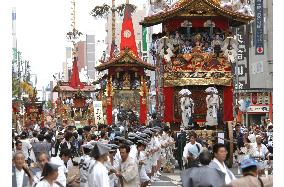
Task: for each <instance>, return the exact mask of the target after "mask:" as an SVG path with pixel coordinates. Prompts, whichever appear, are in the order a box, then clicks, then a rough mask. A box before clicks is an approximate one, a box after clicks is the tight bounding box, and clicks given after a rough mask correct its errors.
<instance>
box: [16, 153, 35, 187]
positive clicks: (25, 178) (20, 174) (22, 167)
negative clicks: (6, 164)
mask: <svg viewBox="0 0 284 187" xmlns="http://www.w3.org/2000/svg"><path fill="white" fill-rule="evenodd" d="M13 164H14V166H13V167H12V187H27V186H31V184H32V183H33V179H32V176H31V173H30V172H29V170H28V168H27V166H26V163H25V156H24V154H23V153H22V152H17V153H15V155H14V156H13Z"/></svg>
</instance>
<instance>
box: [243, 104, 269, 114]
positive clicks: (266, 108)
mask: <svg viewBox="0 0 284 187" xmlns="http://www.w3.org/2000/svg"><path fill="white" fill-rule="evenodd" d="M247 112H248V113H252V112H257V113H267V112H269V106H268V105H261V106H249V107H248V108H247Z"/></svg>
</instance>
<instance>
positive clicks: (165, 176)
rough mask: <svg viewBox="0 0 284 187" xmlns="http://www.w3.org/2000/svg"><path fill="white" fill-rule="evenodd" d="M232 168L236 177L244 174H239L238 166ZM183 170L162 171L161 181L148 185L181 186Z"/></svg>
mask: <svg viewBox="0 0 284 187" xmlns="http://www.w3.org/2000/svg"><path fill="white" fill-rule="evenodd" d="M230 170H231V171H232V172H233V173H234V175H235V176H236V178H240V177H241V176H242V175H241V174H238V169H237V168H230ZM180 173H181V171H180V170H178V169H175V170H174V173H161V174H162V176H160V177H159V179H160V180H159V181H155V182H152V183H150V184H149V185H148V186H155V187H172V186H176V187H181V186H182V183H181V178H180Z"/></svg>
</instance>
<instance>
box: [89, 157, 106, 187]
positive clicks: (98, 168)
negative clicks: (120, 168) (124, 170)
mask: <svg viewBox="0 0 284 187" xmlns="http://www.w3.org/2000/svg"><path fill="white" fill-rule="evenodd" d="M88 186H89V187H110V182H109V176H108V170H107V169H106V167H105V166H104V165H103V164H102V163H101V162H98V161H97V162H96V163H95V165H94V167H93V168H92V170H91V172H90V174H89V176H88Z"/></svg>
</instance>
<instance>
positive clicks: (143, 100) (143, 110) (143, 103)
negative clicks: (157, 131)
mask: <svg viewBox="0 0 284 187" xmlns="http://www.w3.org/2000/svg"><path fill="white" fill-rule="evenodd" d="M146 119H147V100H146V97H144V96H140V124H144V125H145V121H146Z"/></svg>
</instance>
